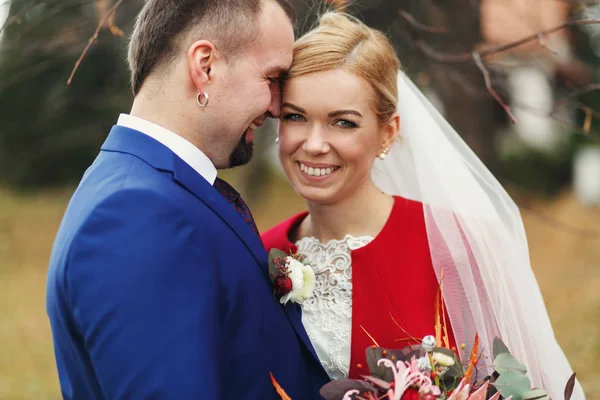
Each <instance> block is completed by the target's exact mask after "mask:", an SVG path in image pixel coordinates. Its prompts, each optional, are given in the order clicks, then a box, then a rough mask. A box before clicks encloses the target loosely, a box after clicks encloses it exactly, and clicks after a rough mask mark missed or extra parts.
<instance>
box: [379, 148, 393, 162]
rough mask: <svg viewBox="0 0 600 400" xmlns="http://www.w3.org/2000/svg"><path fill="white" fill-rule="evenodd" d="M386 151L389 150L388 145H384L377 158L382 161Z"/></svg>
mask: <svg viewBox="0 0 600 400" xmlns="http://www.w3.org/2000/svg"><path fill="white" fill-rule="evenodd" d="M388 151H390V149H389V147H386V148H385V149H384V150H383V151H382V152H381V153H379V155H378V156H377V158H379V159H380V160H382V161H383V160H385V156H387V152H388Z"/></svg>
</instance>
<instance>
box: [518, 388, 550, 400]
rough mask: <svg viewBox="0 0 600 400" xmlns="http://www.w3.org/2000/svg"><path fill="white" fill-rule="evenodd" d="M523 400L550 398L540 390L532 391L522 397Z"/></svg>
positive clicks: (545, 399) (547, 399) (544, 399)
mask: <svg viewBox="0 0 600 400" xmlns="http://www.w3.org/2000/svg"><path fill="white" fill-rule="evenodd" d="M523 400H550V396H548V393H546V392H545V391H543V390H542V389H533V390H531V391H529V393H527V394H526V395H525V396H523Z"/></svg>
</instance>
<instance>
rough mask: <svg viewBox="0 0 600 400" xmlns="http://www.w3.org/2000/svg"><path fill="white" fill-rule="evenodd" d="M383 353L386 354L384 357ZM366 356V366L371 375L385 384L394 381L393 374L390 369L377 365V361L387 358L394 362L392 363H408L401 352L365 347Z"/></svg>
mask: <svg viewBox="0 0 600 400" xmlns="http://www.w3.org/2000/svg"><path fill="white" fill-rule="evenodd" d="M384 351H385V354H386V355H385V356H384V355H383V352H384ZM366 356H367V365H368V367H369V371H370V372H371V375H373V376H375V377H377V378H380V379H383V380H384V381H387V382H392V381H393V380H394V373H393V371H392V369H391V368H388V367H386V366H384V365H379V364H378V362H379V360H381V359H382V358H387V359H390V360H392V361H394V363H396V362H397V361H408V360H407V359H406V356H405V355H404V353H403V352H402V351H400V350H389V349H384V348H383V347H372V346H371V347H367V350H366Z"/></svg>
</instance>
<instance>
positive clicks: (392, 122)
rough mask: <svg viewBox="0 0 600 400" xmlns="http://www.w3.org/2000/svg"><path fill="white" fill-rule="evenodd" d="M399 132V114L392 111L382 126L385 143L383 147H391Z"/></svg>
mask: <svg viewBox="0 0 600 400" xmlns="http://www.w3.org/2000/svg"><path fill="white" fill-rule="evenodd" d="M399 134H400V115H398V113H394V115H392V117H391V118H390V119H389V121H388V122H387V123H386V124H385V126H384V132H383V142H384V144H385V146H384V147H387V148H391V147H392V145H393V143H394V141H395V140H396V139H397V138H398V135H399Z"/></svg>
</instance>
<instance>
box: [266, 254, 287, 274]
mask: <svg viewBox="0 0 600 400" xmlns="http://www.w3.org/2000/svg"><path fill="white" fill-rule="evenodd" d="M277 257H287V254H285V253H284V252H283V251H281V250H279V249H271V251H269V277H270V279H271V282H273V274H276V273H277V269H276V268H275V262H274V260H275V258H277Z"/></svg>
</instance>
